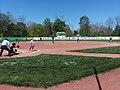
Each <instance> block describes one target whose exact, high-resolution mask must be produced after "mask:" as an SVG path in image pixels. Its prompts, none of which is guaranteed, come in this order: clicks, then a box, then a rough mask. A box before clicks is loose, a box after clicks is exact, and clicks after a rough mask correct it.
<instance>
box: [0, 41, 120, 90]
mask: <svg viewBox="0 0 120 90" xmlns="http://www.w3.org/2000/svg"><path fill="white" fill-rule="evenodd" d="M109 46H120V42H112V43H109V42H98V41H81V42H78V43H77V42H76V41H56V42H55V44H52V43H51V42H50V41H42V42H41V41H36V42H35V50H37V51H29V47H30V45H29V42H20V48H19V49H18V53H19V54H18V55H14V56H11V57H9V56H6V55H7V53H8V52H7V51H4V53H3V55H2V56H1V57H0V58H15V57H26V56H36V55H39V54H62V55H77V56H95V57H110V58H120V54H95V53H77V52H66V51H68V50H78V49H88V48H98V47H109ZM98 76H99V79H100V82H101V86H102V90H120V68H119V69H116V70H113V71H110V72H108V73H104V74H99V75H98ZM0 90H99V89H98V85H97V82H96V78H95V76H94V75H93V76H89V77H86V78H83V79H82V80H77V81H72V82H69V83H63V84H60V85H58V86H53V87H50V88H48V89H43V88H31V87H15V86H7V85H0Z"/></svg>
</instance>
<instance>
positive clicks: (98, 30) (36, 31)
mask: <svg viewBox="0 0 120 90" xmlns="http://www.w3.org/2000/svg"><path fill="white" fill-rule="evenodd" d="M78 24H79V26H80V28H79V29H78V30H72V29H71V28H70V25H68V24H67V23H66V21H65V20H62V19H60V18H56V19H55V21H54V22H51V20H50V19H49V18H46V19H45V20H44V21H43V23H42V24H38V23H36V22H25V17H23V16H21V17H18V18H17V19H16V18H15V17H13V15H11V14H10V13H2V12H0V37H51V36H56V32H66V36H76V35H78V34H79V35H80V36H120V17H119V16H116V17H114V18H112V17H110V18H108V20H106V23H105V24H102V23H96V24H91V23H90V20H89V18H88V17H87V16H82V17H80V20H79V22H78Z"/></svg>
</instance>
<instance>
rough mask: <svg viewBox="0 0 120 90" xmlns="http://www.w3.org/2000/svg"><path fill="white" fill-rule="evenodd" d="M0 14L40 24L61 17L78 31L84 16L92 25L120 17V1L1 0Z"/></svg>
mask: <svg viewBox="0 0 120 90" xmlns="http://www.w3.org/2000/svg"><path fill="white" fill-rule="evenodd" d="M0 12H4V13H5V12H10V13H11V14H12V15H13V16H14V17H16V18H17V17H20V16H24V17H25V18H26V22H36V23H40V24H42V23H43V21H44V20H45V19H46V18H49V19H50V20H51V21H52V22H54V21H55V19H56V18H57V17H59V18H61V19H63V20H65V21H66V24H68V25H70V27H71V28H72V29H78V28H79V24H78V23H79V21H80V18H81V17H82V16H88V18H89V20H90V23H97V22H98V23H105V21H106V20H107V19H108V18H109V17H115V16H120V0H0Z"/></svg>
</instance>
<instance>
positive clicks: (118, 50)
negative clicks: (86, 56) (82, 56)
mask: <svg viewBox="0 0 120 90" xmlns="http://www.w3.org/2000/svg"><path fill="white" fill-rule="evenodd" d="M71 52H85V53H107V54H120V46H113V47H104V48H94V49H82V50H71Z"/></svg>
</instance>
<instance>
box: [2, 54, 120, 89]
mask: <svg viewBox="0 0 120 90" xmlns="http://www.w3.org/2000/svg"><path fill="white" fill-rule="evenodd" d="M93 67H96V69H97V71H98V72H99V73H101V72H107V71H109V70H111V69H115V68H118V67H120V59H111V58H98V57H84V56H70V55H39V56H34V57H25V58H23V57H22V58H13V59H0V84H8V85H15V86H27V87H28V86H30V87H42V88H48V87H50V86H53V85H58V84H61V83H64V82H69V81H72V80H79V79H81V78H83V77H86V76H89V75H93V74H94V71H93Z"/></svg>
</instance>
